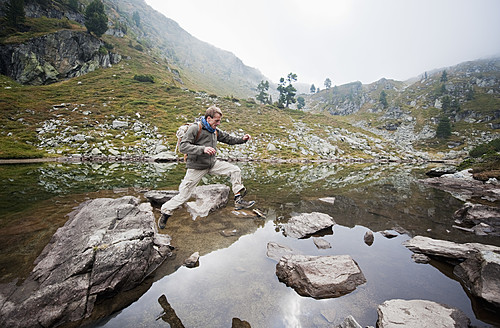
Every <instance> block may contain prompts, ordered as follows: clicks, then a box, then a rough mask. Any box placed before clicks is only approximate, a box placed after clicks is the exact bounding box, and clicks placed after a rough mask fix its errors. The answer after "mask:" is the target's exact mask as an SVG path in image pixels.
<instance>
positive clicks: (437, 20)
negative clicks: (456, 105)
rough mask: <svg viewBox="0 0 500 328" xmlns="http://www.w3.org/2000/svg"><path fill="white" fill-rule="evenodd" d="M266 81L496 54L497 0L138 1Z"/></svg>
mask: <svg viewBox="0 0 500 328" xmlns="http://www.w3.org/2000/svg"><path fill="white" fill-rule="evenodd" d="M145 1H146V3H148V4H149V5H150V6H151V7H153V8H154V9H156V10H157V11H159V12H161V13H163V14H164V15H165V16H167V17H168V18H171V19H173V20H174V21H176V22H177V23H179V25H180V26H181V27H182V28H183V29H184V30H186V31H187V32H189V33H190V34H191V35H193V36H195V37H196V38H198V39H200V40H202V41H205V42H208V43H210V44H212V45H214V46H216V47H218V48H221V49H224V50H228V51H230V52H232V53H234V54H235V55H236V56H237V57H239V58H240V59H241V60H242V61H243V63H244V64H245V65H247V66H251V67H254V68H256V69H258V70H259V71H261V72H262V73H263V74H264V75H265V76H266V77H268V78H269V80H270V81H272V82H275V83H277V82H279V79H280V77H286V76H287V75H288V73H290V72H293V73H296V74H297V76H298V82H303V83H308V84H312V83H314V84H315V86H316V87H320V88H323V87H324V81H325V79H326V78H330V80H331V81H332V84H333V85H341V84H345V83H349V82H353V81H361V82H362V83H372V82H374V81H377V80H379V79H380V78H382V77H385V78H388V79H395V80H400V81H403V80H406V79H408V78H411V77H414V76H418V75H420V74H422V73H424V72H425V71H430V70H432V69H436V68H442V67H447V66H452V65H455V64H459V63H461V62H464V61H468V60H475V59H479V58H484V57H491V56H500V0H377V1H374V0H351V1H349V0H244V1H243V0H145Z"/></svg>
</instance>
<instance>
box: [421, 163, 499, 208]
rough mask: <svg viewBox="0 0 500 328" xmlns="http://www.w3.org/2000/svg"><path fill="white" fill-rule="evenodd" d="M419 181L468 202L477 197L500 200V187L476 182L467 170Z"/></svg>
mask: <svg viewBox="0 0 500 328" xmlns="http://www.w3.org/2000/svg"><path fill="white" fill-rule="evenodd" d="M419 181H420V182H422V183H424V184H426V185H429V186H432V187H435V188H438V189H441V190H444V191H447V192H449V193H450V194H452V195H453V196H454V197H456V198H458V199H460V200H463V201H468V200H470V199H472V198H475V197H478V198H482V197H484V198H487V199H490V200H492V201H495V200H500V186H498V185H495V184H491V183H484V182H482V181H478V180H474V178H473V177H472V173H470V172H468V171H467V170H464V171H460V172H456V173H454V174H444V175H442V176H440V177H435V178H428V179H421V180H419Z"/></svg>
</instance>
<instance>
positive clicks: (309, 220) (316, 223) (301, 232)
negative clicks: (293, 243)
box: [283, 212, 335, 238]
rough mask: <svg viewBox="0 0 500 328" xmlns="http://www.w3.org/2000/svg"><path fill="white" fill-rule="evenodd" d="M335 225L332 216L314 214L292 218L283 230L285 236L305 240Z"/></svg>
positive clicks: (304, 214)
mask: <svg viewBox="0 0 500 328" xmlns="http://www.w3.org/2000/svg"><path fill="white" fill-rule="evenodd" d="M334 224H335V221H334V220H333V218H332V217H331V216H330V215H328V214H324V213H318V212H313V213H303V214H299V215H296V216H292V217H291V218H290V220H288V223H286V224H285V225H284V226H283V228H284V232H285V235H287V236H289V237H294V238H304V237H307V236H309V235H311V234H313V233H315V232H318V231H320V230H323V229H326V228H330V227H331V226H333V225H334Z"/></svg>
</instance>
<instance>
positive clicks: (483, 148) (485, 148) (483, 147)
mask: <svg viewBox="0 0 500 328" xmlns="http://www.w3.org/2000/svg"><path fill="white" fill-rule="evenodd" d="M498 151H500V138H497V139H494V140H491V141H490V142H488V143H486V144H480V145H477V146H476V147H474V148H473V149H472V150H471V151H470V152H469V155H470V156H471V157H474V158H478V157H481V156H483V155H493V154H495V153H496V152H498Z"/></svg>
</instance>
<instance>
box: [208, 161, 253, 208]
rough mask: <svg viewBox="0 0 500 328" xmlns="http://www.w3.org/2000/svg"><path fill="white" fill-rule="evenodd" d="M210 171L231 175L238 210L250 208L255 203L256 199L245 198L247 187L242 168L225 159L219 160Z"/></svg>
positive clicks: (210, 172) (211, 172)
mask: <svg viewBox="0 0 500 328" xmlns="http://www.w3.org/2000/svg"><path fill="white" fill-rule="evenodd" d="M208 173H209V174H217V175H229V176H230V177H231V185H232V189H233V194H234V207H235V209H236V210H241V209H244V208H250V207H252V206H253V205H254V204H255V201H245V200H243V196H245V194H246V189H245V187H244V186H243V184H242V183H241V169H240V168H239V167H237V166H236V165H233V164H231V163H228V162H224V161H217V162H215V164H214V166H213V167H212V168H211V169H210V170H209V171H208Z"/></svg>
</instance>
